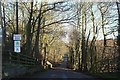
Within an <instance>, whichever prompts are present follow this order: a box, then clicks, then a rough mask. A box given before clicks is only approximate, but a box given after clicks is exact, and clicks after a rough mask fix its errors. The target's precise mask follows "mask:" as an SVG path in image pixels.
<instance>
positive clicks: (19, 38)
mask: <svg viewBox="0 0 120 80" xmlns="http://www.w3.org/2000/svg"><path fill="white" fill-rule="evenodd" d="M13 40H21V34H14V35H13Z"/></svg>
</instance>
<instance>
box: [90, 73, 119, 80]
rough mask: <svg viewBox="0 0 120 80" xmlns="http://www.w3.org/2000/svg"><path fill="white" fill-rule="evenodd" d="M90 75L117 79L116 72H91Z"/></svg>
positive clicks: (109, 79) (111, 79)
mask: <svg viewBox="0 0 120 80" xmlns="http://www.w3.org/2000/svg"><path fill="white" fill-rule="evenodd" d="M91 75H93V76H96V77H99V78H102V79H105V80H119V79H118V75H117V73H92V74H91Z"/></svg>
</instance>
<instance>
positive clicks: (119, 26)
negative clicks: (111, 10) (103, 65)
mask: <svg viewBox="0 0 120 80" xmlns="http://www.w3.org/2000/svg"><path fill="white" fill-rule="evenodd" d="M116 5H117V10H118V39H117V43H118V53H119V54H118V64H117V67H118V68H117V69H118V73H119V74H120V8H119V6H120V3H119V2H116Z"/></svg>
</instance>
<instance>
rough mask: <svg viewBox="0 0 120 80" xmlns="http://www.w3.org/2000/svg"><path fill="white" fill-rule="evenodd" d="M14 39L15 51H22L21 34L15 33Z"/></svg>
mask: <svg viewBox="0 0 120 80" xmlns="http://www.w3.org/2000/svg"><path fill="white" fill-rule="evenodd" d="M13 40H14V52H17V53H20V52H21V48H20V40H21V34H14V35H13Z"/></svg>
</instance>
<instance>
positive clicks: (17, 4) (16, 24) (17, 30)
mask: <svg viewBox="0 0 120 80" xmlns="http://www.w3.org/2000/svg"><path fill="white" fill-rule="evenodd" d="M16 34H18V0H16Z"/></svg>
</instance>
